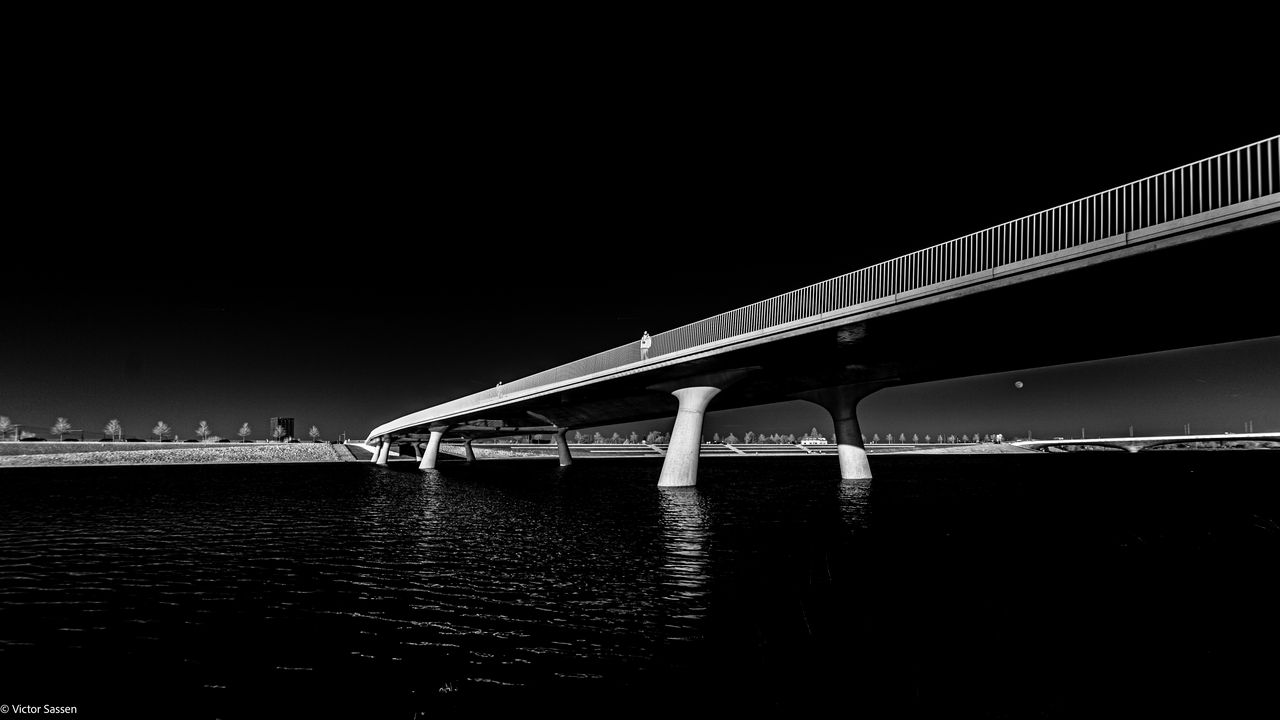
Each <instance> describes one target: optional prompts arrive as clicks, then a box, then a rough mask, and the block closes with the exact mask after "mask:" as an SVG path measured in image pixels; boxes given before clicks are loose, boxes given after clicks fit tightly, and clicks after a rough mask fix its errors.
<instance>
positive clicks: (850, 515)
mask: <svg viewBox="0 0 1280 720" xmlns="http://www.w3.org/2000/svg"><path fill="white" fill-rule="evenodd" d="M840 517H841V518H842V519H843V520H844V522H845V523H846V524H848V526H849V527H850V529H852V528H862V529H866V528H867V527H868V525H870V522H871V478H867V479H865V480H843V481H841V482H840Z"/></svg>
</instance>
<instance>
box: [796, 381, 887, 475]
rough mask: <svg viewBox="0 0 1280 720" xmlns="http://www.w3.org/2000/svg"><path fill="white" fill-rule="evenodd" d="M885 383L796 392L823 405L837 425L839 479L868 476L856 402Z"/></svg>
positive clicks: (800, 396) (869, 471) (868, 464)
mask: <svg viewBox="0 0 1280 720" xmlns="http://www.w3.org/2000/svg"><path fill="white" fill-rule="evenodd" d="M882 387H886V384H885V383H878V384H859V385H841V386H839V387H833V388H824V389H822V390H814V391H812V392H806V393H801V394H799V395H796V397H798V398H802V399H804V400H808V401H809V402H812V403H816V404H818V405H821V406H822V407H824V408H826V410H827V412H829V413H831V421H832V423H833V424H834V425H835V428H836V445H837V446H836V452H837V453H838V455H839V457H840V479H841V480H870V479H871V463H870V461H868V460H867V450H866V448H865V447H864V446H863V443H862V429H861V428H860V427H859V426H858V402H859V401H861V400H862V398H864V397H866V396H868V395H870V394H871V393H873V392H875V391H876V390H879V389H880V388H882Z"/></svg>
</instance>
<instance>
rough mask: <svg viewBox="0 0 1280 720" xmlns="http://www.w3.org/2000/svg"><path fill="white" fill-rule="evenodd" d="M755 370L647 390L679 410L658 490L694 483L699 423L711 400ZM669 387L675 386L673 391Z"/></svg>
mask: <svg viewBox="0 0 1280 720" xmlns="http://www.w3.org/2000/svg"><path fill="white" fill-rule="evenodd" d="M754 369H755V368H740V369H737V370H728V371H725V372H720V373H712V374H709V375H703V376H700V377H696V378H689V379H688V380H684V381H679V382H676V383H669V384H666V385H663V386H654V387H651V388H650V389H651V390H667V391H669V392H670V393H671V394H672V395H675V396H676V400H678V401H679V402H680V408H679V410H677V411H676V424H675V427H673V428H672V429H671V443H670V445H668V447H667V456H666V458H664V459H663V461H662V474H661V475H660V476H659V477H658V487H688V486H691V485H696V484H697V483H698V454H699V452H700V451H701V450H702V420H703V418H704V417H705V415H706V411H707V405H708V404H710V402H711V398H713V397H715V396H716V395H718V394H719V393H720V391H721V390H724V389H725V388H727V387H729V386H730V385H732V384H733V383H735V382H737V381H738V380H741V379H742V378H743V377H746V375H747V374H748V373H750V372H751V371H752V370H754ZM672 386H675V387H674V389H673V388H672Z"/></svg>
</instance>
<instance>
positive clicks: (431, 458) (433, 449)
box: [418, 427, 448, 470]
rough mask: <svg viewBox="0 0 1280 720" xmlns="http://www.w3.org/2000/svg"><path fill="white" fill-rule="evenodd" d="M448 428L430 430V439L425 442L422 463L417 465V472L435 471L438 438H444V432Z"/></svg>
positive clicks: (438, 445) (438, 446)
mask: <svg viewBox="0 0 1280 720" xmlns="http://www.w3.org/2000/svg"><path fill="white" fill-rule="evenodd" d="M445 430H448V428H443V427H440V428H431V439H430V440H428V441H427V450H426V452H424V453H422V462H421V463H419V464H418V469H419V470H435V469H436V456H437V455H439V453H440V438H442V437H444V431H445Z"/></svg>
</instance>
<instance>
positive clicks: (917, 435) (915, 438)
mask: <svg viewBox="0 0 1280 720" xmlns="http://www.w3.org/2000/svg"><path fill="white" fill-rule="evenodd" d="M911 442H913V443H915V444H916V445H919V444H920V433H911Z"/></svg>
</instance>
